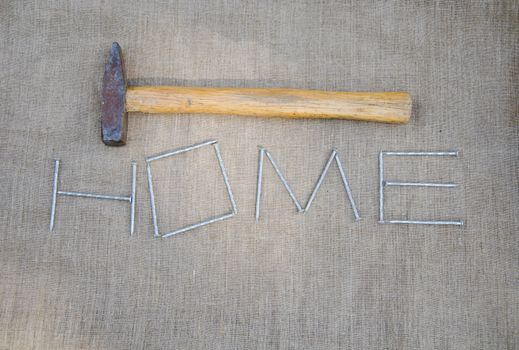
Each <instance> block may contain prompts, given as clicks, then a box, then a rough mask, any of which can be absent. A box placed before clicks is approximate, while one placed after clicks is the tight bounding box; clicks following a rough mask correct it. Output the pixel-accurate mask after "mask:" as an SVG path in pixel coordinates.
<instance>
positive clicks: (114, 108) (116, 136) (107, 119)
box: [101, 42, 128, 146]
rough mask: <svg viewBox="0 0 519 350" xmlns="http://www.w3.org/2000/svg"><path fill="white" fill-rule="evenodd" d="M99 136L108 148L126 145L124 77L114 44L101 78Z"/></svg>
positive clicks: (126, 126) (120, 56) (121, 63)
mask: <svg viewBox="0 0 519 350" xmlns="http://www.w3.org/2000/svg"><path fill="white" fill-rule="evenodd" d="M101 103H102V105H101V136H102V138H103V142H104V143H105V144H106V145H108V146H123V145H124V144H125V143H126V133H127V130H128V115H127V113H126V107H125V103H126V77H125V75H124V67H123V59H122V53H121V47H120V46H119V44H118V43H116V42H114V43H113V44H112V47H111V49H110V54H109V56H108V61H107V62H106V65H105V71H104V76H103V90H102V93H101Z"/></svg>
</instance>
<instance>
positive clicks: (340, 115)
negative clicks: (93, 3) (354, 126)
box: [101, 42, 411, 146]
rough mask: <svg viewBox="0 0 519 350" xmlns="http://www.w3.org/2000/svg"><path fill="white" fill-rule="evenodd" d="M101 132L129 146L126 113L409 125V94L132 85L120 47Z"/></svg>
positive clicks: (108, 75)
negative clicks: (225, 115) (127, 79)
mask: <svg viewBox="0 0 519 350" xmlns="http://www.w3.org/2000/svg"><path fill="white" fill-rule="evenodd" d="M101 98H102V108H101V130H102V138H103V142H104V143H105V144H106V145H108V146H122V145H124V144H125V143H126V134H127V130H128V115H127V112H142V113H160V114H166V113H175V114H178V113H184V114H195V113H204V114H230V115H242V116H255V117H281V118H293V119H297V118H313V119H350V120H363V121H372V122H381V123H394V124H405V123H407V121H408V120H409V118H410V116H411V97H410V95H409V94H408V93H407V92H332V91H316V90H298V89H282V88H273V89H260V88H207V87H183V86H182V87H181V86H127V84H126V77H125V74H124V67H123V60H122V53H121V47H120V46H119V44H118V43H116V42H114V43H113V44H112V47H111V49H110V54H109V56H108V62H107V63H106V65H105V70H104V77H103V90H102V96H101Z"/></svg>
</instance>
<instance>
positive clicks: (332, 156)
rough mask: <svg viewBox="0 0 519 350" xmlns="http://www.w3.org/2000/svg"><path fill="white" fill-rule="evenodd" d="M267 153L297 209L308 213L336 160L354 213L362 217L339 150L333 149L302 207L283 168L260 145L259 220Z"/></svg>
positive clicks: (257, 215)
mask: <svg viewBox="0 0 519 350" xmlns="http://www.w3.org/2000/svg"><path fill="white" fill-rule="evenodd" d="M265 155H266V156H267V158H268V160H269V161H270V163H271V164H272V167H273V168H274V171H275V172H276V174H277V175H278V177H279V179H280V180H281V182H282V184H283V186H284V187H285V189H286V191H287V192H288V195H289V196H290V198H291V199H292V201H293V202H294V204H295V206H296V209H297V211H298V212H299V213H306V212H307V211H308V210H309V209H310V206H311V205H312V203H313V201H314V199H315V196H316V195H317V191H319V188H320V187H321V184H322V183H323V180H324V178H325V177H326V174H327V173H328V170H329V169H330V165H331V164H332V162H333V161H334V160H335V162H336V164H337V167H338V168H339V173H340V175H341V179H342V183H343V185H344V190H345V191H346V194H347V196H348V200H349V201H350V204H351V208H352V210H353V215H354V216H355V220H359V219H360V214H359V211H358V209H357V206H356V205H355V201H354V200H353V195H352V194H351V189H350V185H349V183H348V179H347V178H346V174H345V173H344V169H343V167H342V163H341V160H340V159H339V155H338V154H337V150H335V149H334V150H332V153H331V154H330V157H329V158H328V161H327V162H326V165H325V166H324V169H323V171H322V173H321V175H320V176H319V179H318V180H317V183H316V184H315V187H314V189H313V191H312V193H311V194H310V197H309V198H308V201H307V202H306V205H305V207H302V206H301V204H300V203H299V201H298V200H297V198H296V196H295V194H294V191H292V189H291V188H290V185H289V184H288V182H287V180H286V179H285V176H283V173H282V172H281V169H280V168H279V166H278V164H277V163H276V161H275V160H274V158H273V157H272V155H271V154H270V152H269V151H267V150H266V149H265V148H263V147H260V150H259V163H258V187H257V190H256V215H255V216H256V220H259V216H260V206H261V192H262V186H263V161H264V159H265Z"/></svg>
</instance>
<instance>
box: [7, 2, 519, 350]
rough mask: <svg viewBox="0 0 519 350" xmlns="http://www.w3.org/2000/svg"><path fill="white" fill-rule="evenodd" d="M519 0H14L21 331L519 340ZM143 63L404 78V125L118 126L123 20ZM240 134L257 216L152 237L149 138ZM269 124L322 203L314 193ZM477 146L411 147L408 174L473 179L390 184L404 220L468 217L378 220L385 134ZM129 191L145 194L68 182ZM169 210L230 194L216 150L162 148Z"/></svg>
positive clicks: (245, 214) (220, 207)
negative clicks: (261, 168)
mask: <svg viewBox="0 0 519 350" xmlns="http://www.w3.org/2000/svg"><path fill="white" fill-rule="evenodd" d="M518 13H519V5H518V3H517V2H516V1H509V2H506V1H500V2H491V1H481V2H476V1H470V2H469V1H465V2H463V1H462V2H415V1H408V2H404V1H402V2H397V1H385V2H379V1H362V2H358V3H355V2H348V1H310V0H307V1H268V2H260V1H258V2H254V1H230V0H223V1H214V2H210V1H207V2H203V1H192V0H186V1H177V2H171V3H168V2H166V1H146V2H145V1H85V2H80V1H70V2H69V1H56V2H35V3H31V2H23V1H2V2H1V5H0V43H1V49H0V63H1V65H0V75H1V80H2V83H1V84H0V106H1V108H2V112H1V114H0V115H1V131H0V147H1V153H0V157H1V164H2V165H1V171H0V175H1V187H0V195H1V200H0V203H1V204H0V208H1V211H0V228H1V232H0V240H1V241H0V348H2V349H61V348H63V349H79V348H84V349H128V348H135V349H188V348H191V349H247V348H251V349H255V348H261V349H347V348H352V349H381V348H388V349H418V348H422V349H516V348H517V347H518V343H519V340H518V337H519V331H518V330H519V320H518V318H519V316H518V315H519V312H518V310H519V294H518V293H519V292H518V290H519V285H518V280H519V278H518V271H519V263H518V262H519V260H518V259H519V249H518V239H517V238H518V229H519V219H518V217H517V214H518V212H517V205H518V204H519V196H518V180H517V175H518V164H519V162H518V159H519V158H518V157H519V152H518V128H517V110H518V109H517V106H518V103H517V96H518V83H517V81H518V63H517V62H518V61H517V57H518V38H519V15H518ZM114 40H117V41H119V42H120V44H121V46H122V47H123V50H124V54H125V58H126V68H127V75H128V77H129V79H130V81H131V82H132V83H133V84H148V83H151V84H179V85H200V86H232V87H255V86H258V87H293V88H311V89H324V90H359V91H377V90H388V91H391V90H406V91H409V92H410V93H411V94H412V96H413V101H414V106H413V107H414V111H413V116H412V120H411V122H410V123H409V124H408V125H406V126H391V125H382V124H373V123H360V122H345V121H331V120H330V121H322V120H320V121H312V120H300V121H291V120H281V119H270V120H265V119H263V120H262V119H255V118H236V117H232V116H225V117H215V116H204V115H201V116H194V117H186V116H150V115H136V114H133V115H131V116H130V129H129V142H128V145H127V146H125V147H123V148H109V147H106V146H104V145H103V144H102V143H101V140H100V125H99V114H100V101H99V100H100V99H99V95H100V87H101V78H102V71H103V65H104V62H105V60H106V55H107V53H108V49H109V47H110V44H111V42H112V41H114ZM210 138H216V139H218V140H219V142H220V144H221V149H222V154H223V158H224V161H225V162H226V165H227V168H228V173H229V178H230V182H231V185H232V188H233V190H234V193H235V196H236V200H237V203H238V210H239V214H238V215H237V216H236V217H235V218H233V219H231V220H228V221H225V222H221V223H218V224H214V225H211V226H206V227H205V228H202V229H199V230H197V231H194V232H191V233H186V234H184V235H181V236H178V237H174V238H171V239H167V240H161V239H154V238H153V237H152V224H151V214H150V204H149V197H148V191H147V185H146V180H145V171H144V169H145V168H144V157H145V156H148V155H151V154H154V153H157V152H161V151H165V150H169V149H172V148H176V147H180V146H186V145H190V144H193V143H196V142H199V141H203V140H206V139H210ZM258 145H261V146H264V147H266V148H267V149H268V150H270V152H271V153H272V154H273V156H274V157H275V159H276V160H277V161H278V163H279V164H280V166H281V167H282V169H283V170H284V172H285V175H286V177H287V179H288V181H289V182H290V184H291V185H292V187H293V189H294V191H295V193H296V195H297V196H298V198H299V200H300V201H301V202H303V203H305V202H306V199H307V198H308V196H309V194H310V192H311V189H312V188H313V186H314V184H315V181H316V180H317V177H318V175H319V173H320V171H321V170H322V167H323V165H324V163H325V161H326V158H327V157H328V155H329V152H330V151H331V149H332V148H334V147H335V148H337V150H338V151H339V154H340V156H341V158H342V162H343V164H344V166H345V170H346V173H347V175H348V177H349V179H350V182H351V187H352V190H353V195H354V197H355V199H356V200H357V203H358V205H359V209H360V212H361V216H362V220H361V221H360V222H357V223H356V222H354V220H353V215H352V212H351V208H350V206H349V204H348V202H347V201H346V197H345V195H344V191H343V189H342V187H341V183H340V178H339V175H338V171H337V168H336V166H335V165H333V166H332V168H331V171H330V174H329V176H328V177H327V178H326V180H325V182H324V184H323V187H322V189H321V191H320V192H319V194H318V195H317V198H316V201H315V203H314V205H313V207H312V209H311V210H310V211H309V212H308V213H307V214H305V215H301V214H297V213H296V212H295V209H294V206H293V204H292V202H291V201H290V198H289V197H288V195H287V194H286V193H285V191H284V189H283V188H282V186H281V183H280V182H279V180H278V179H277V177H276V176H275V173H274V171H273V169H272V167H271V166H270V165H269V164H268V163H265V188H264V196H263V201H262V204H263V208H262V216H261V219H260V221H259V222H258V223H256V222H255V220H254V200H255V189H256V171H257V159H258V147H257V146H258ZM450 149H459V150H461V152H462V153H461V156H460V158H458V159H425V158H420V159H391V160H388V162H387V163H388V164H387V171H386V172H387V174H388V178H392V179H399V180H431V181H433V180H435V181H454V182H457V183H460V184H461V187H460V188H458V189H455V190H441V189H428V190H426V189H422V190H420V189H396V190H395V189H388V191H387V202H386V205H387V215H388V217H394V218H406V217H407V218H417V219H418V218H424V219H425V218H431V219H458V218H459V219H463V220H465V221H466V226H465V227H464V228H458V227H424V226H396V225H380V224H378V223H377V215H378V214H377V210H378V187H377V186H378V185H377V183H378V180H377V175H378V170H377V155H378V152H379V151H381V150H450ZM53 158H60V159H61V160H62V171H61V188H62V189H63V190H75V191H80V190H83V191H95V192H100V193H114V194H128V193H129V190H130V161H131V160H136V161H138V180H137V191H138V200H137V222H136V224H137V226H136V233H135V235H134V236H133V237H129V234H128V221H129V208H128V207H129V206H128V205H127V204H126V203H122V202H121V203H119V202H117V203H114V202H101V201H98V200H89V199H77V198H64V197H61V198H59V199H58V208H57V216H56V227H55V229H54V232H52V233H49V232H48V224H49V210H50V204H51V189H52V173H53V163H52V159H53ZM153 169H154V171H155V173H154V174H155V175H156V183H155V187H156V191H157V201H158V210H159V225H160V227H161V230H162V231H168V230H172V229H174V228H176V227H180V226H182V225H185V224H188V223H191V222H195V221H198V220H201V219H203V218H205V217H208V216H211V215H217V214H221V213H224V212H226V211H227V210H228V209H229V205H228V202H227V199H226V194H225V189H224V187H223V182H222V180H221V178H220V177H219V174H218V167H217V163H216V160H215V158H214V153H212V150H211V149H210V148H208V149H201V150H199V151H197V152H192V153H189V154H185V155H183V156H179V157H176V158H172V159H169V160H164V161H162V162H157V163H156V164H154V168H153Z"/></svg>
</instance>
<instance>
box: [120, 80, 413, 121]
mask: <svg viewBox="0 0 519 350" xmlns="http://www.w3.org/2000/svg"><path fill="white" fill-rule="evenodd" d="M126 111H127V112H144V113H161V114H166V113H190V114H191V113H202V114H231V115H244V116H258V117H282V118H320V119H353V120H364V121H373V122H382V123H397V124H404V123H407V121H408V120H409V118H410V116H411V97H410V95H409V94H408V93H406V92H331V91H315V90H296V89H277V88H276V89H248V88H200V87H175V86H129V87H128V88H127V90H126Z"/></svg>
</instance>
